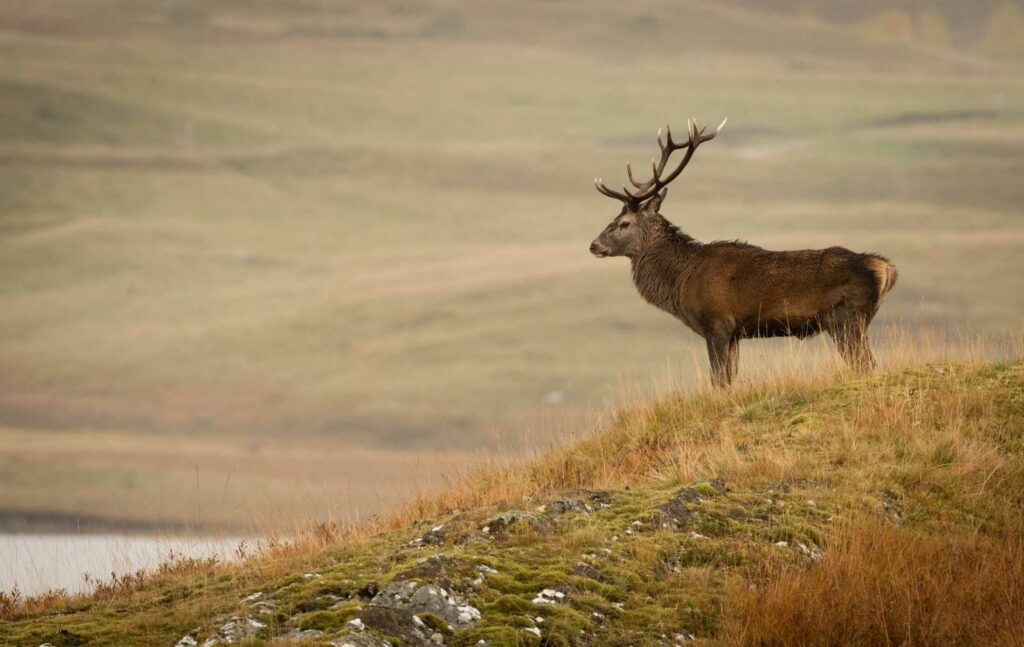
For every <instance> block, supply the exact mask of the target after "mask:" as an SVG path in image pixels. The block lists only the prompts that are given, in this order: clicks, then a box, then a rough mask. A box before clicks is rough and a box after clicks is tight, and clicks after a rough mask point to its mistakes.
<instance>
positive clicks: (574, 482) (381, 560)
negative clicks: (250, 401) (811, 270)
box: [0, 362, 1024, 647]
mask: <svg viewBox="0 0 1024 647" xmlns="http://www.w3.org/2000/svg"><path fill="white" fill-rule="evenodd" d="M1022 421H1024V365H1022V364H1020V363H1019V362H1017V363H1004V364H969V365H968V364H961V365H957V364H935V365H926V366H918V367H911V368H906V369H903V370H898V371H894V372H891V373H887V374H881V375H878V376H874V377H868V378H846V379H841V380H839V381H831V380H829V379H818V380H815V381H812V382H807V381H802V382H800V381H791V380H789V381H787V380H781V381H775V382H771V383H767V384H765V385H762V386H756V387H747V388H742V389H738V390H736V391H733V392H728V393H710V394H698V395H692V396H684V395H676V396H672V397H668V398H666V399H663V400H660V401H656V402H651V403H647V404H639V405H637V406H635V407H633V408H630V409H627V410H623V411H622V412H620V413H619V414H618V415H617V416H616V417H615V419H614V420H613V421H611V422H610V423H609V424H608V426H607V429H605V430H604V431H602V432H600V433H598V434H596V435H594V436H592V437H590V438H586V439H583V440H580V441H578V442H576V443H573V444H571V445H569V446H566V447H564V448H562V449H557V450H554V451H553V452H551V453H549V454H546V455H542V456H539V457H537V458H536V459H533V460H531V461H527V462H522V463H518V464H515V465H509V466H495V467H492V468H489V469H486V470H483V471H482V472H479V473H476V474H474V475H472V476H470V477H467V478H466V479H464V481H463V482H462V483H459V484H457V485H455V486H454V487H452V488H451V489H449V490H448V491H446V492H444V493H442V494H440V495H438V496H434V497H427V498H421V499H419V500H416V501H414V502H413V503H411V504H408V505H406V506H404V507H402V508H400V509H399V510H397V511H395V512H393V513H392V514H390V515H388V516H386V517H383V518H379V519H377V520H376V521H374V522H372V523H368V524H364V525H361V526H358V527H350V528H339V527H332V526H326V525H325V526H319V527H317V528H314V529H311V531H310V532H309V534H308V535H307V536H306V537H305V539H303V540H302V541H301V542H300V543H299V544H295V545H291V546H284V545H274V544H271V545H269V546H266V547H265V552H264V553H263V554H261V555H257V556H255V557H250V558H248V559H247V561H245V562H244V563H242V564H240V565H215V564H206V563H195V562H189V561H186V560H182V561H178V562H172V563H169V564H168V565H167V566H166V568H164V569H162V571H161V572H160V573H158V574H156V575H154V576H152V577H149V578H144V577H139V578H133V577H125V578H122V579H121V580H119V581H118V582H116V583H115V584H113V585H111V586H108V587H106V588H104V589H102V590H100V591H99V592H98V593H97V594H96V595H94V596H92V597H85V598H70V599H69V598H65V597H61V596H58V595H54V596H49V597H44V598H41V599H36V600H29V601H21V602H16V601H13V600H11V599H10V598H5V599H2V602H4V603H5V606H0V612H2V613H3V622H2V623H0V644H4V645H7V644H10V645H25V644H39V643H42V642H44V641H49V642H50V643H52V644H54V645H93V644H95V645H100V644H140V645H141V644H153V645H172V644H174V643H175V642H176V641H178V640H179V639H182V638H183V637H185V636H189V637H190V639H195V640H197V641H198V642H199V643H202V642H204V641H206V640H209V639H210V638H212V637H216V636H218V635H219V636H220V637H221V639H222V640H223V642H221V643H216V644H225V643H226V642H228V640H227V639H228V638H232V639H238V640H241V641H242V642H243V643H245V644H260V645H262V644H280V645H283V644H297V643H302V644H309V645H326V644H332V645H355V646H357V647H371V646H379V645H384V644H386V643H385V641H388V642H390V643H391V644H394V645H397V644H404V645H427V644H437V643H438V642H442V643H443V644H447V645H465V646H472V645H481V644H483V645H492V646H495V647H497V646H499V645H594V646H598V645H601V646H612V645H682V644H688V643H690V642H692V641H696V644H721V645H732V644H761V645H807V644H822V645H825V644H828V645H840V644H841V645H879V644H893V645H904V644H914V645H948V644H957V645H1019V644H1020V639H1021V635H1022V631H1024V516H1022V505H1024V423H1022ZM243 552H244V551H243ZM481 641H483V642H481ZM180 644H194V643H190V642H188V641H186V642H184V643H180Z"/></svg>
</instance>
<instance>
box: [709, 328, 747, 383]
mask: <svg viewBox="0 0 1024 647" xmlns="http://www.w3.org/2000/svg"><path fill="white" fill-rule="evenodd" d="M706 341H707V345H708V359H709V360H710V361H711V384H712V386H714V387H715V388H724V387H727V386H729V384H731V383H732V378H733V375H734V373H735V369H734V366H733V363H734V362H738V361H739V352H738V347H737V350H736V351H735V352H734V351H733V342H731V341H730V339H729V337H727V336H723V335H709V336H708V337H707V338H706ZM734 357H735V359H734Z"/></svg>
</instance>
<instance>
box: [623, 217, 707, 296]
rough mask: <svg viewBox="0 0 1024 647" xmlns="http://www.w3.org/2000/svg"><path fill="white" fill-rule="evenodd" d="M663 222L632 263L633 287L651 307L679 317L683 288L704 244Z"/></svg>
mask: <svg viewBox="0 0 1024 647" xmlns="http://www.w3.org/2000/svg"><path fill="white" fill-rule="evenodd" d="M659 219H660V220H659V222H658V226H657V227H656V228H655V229H654V231H653V232H652V235H651V237H650V239H649V240H648V241H647V244H646V245H644V247H643V249H642V250H641V251H640V253H638V254H636V255H634V256H633V257H632V258H631V259H630V260H631V261H632V265H633V284H634V285H636V289H637V291H639V292H640V295H641V296H642V297H643V298H644V299H645V300H646V301H647V302H648V303H650V304H651V305H653V306H655V307H657V308H661V309H662V310H665V311H666V312H669V313H670V314H673V315H676V316H678V315H679V314H680V310H681V306H682V304H681V303H680V301H679V300H680V295H681V293H682V290H681V288H682V286H683V283H685V282H686V281H687V280H688V278H689V274H690V267H691V260H692V259H693V256H694V254H695V253H696V252H697V250H698V249H699V248H700V247H701V244H700V243H699V242H697V241H696V240H695V239H693V238H691V237H690V236H688V235H686V234H684V233H683V232H682V231H681V230H680V229H679V228H678V227H676V226H675V225H673V224H672V223H670V222H669V221H667V220H665V219H664V218H661V217H660V216H659Z"/></svg>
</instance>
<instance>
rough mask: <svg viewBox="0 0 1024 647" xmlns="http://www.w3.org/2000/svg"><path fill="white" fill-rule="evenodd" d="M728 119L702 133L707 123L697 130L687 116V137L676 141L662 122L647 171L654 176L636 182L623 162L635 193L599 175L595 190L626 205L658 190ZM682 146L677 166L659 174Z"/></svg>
mask: <svg viewBox="0 0 1024 647" xmlns="http://www.w3.org/2000/svg"><path fill="white" fill-rule="evenodd" d="M726 121H729V119H728V118H725V119H723V120H722V123H721V124H719V126H718V128H716V129H715V131H714V132H712V133H708V134H706V135H705V134H704V131H705V130H706V129H707V126H704V127H703V128H701V129H700V130H698V129H697V122H696V120H694V119H687V121H686V130H687V135H688V138H687V141H686V143H684V144H677V143H676V142H674V141H672V129H670V128H669V127H668V126H665V134H666V140H667V141H666V142H663V141H661V130H660V129H659V130H658V148H660V149H661V160H660V161H659V162H655V161H654V158H653V157H652V158H651V171H652V172H653V173H654V177H652V178H651V179H650V180H647V181H646V182H637V181H636V179H634V178H633V169H632V168H630V166H629V164H626V175H628V176H629V181H630V182H631V183H632V184H633V186H634V187H635V188H636V189H637V192H636V193H632V192H630V190H629V189H627V188H626V186H625V185H623V186H622V193H619V192H618V191H615V190H612V189H609V188H608V187H606V186H605V185H604V181H602V180H601V178H594V186H596V187H597V190H598V191H600V192H601V193H603V194H604V195H606V196H608V197H609V198H615V199H616V200H621V201H622V202H624V203H625V204H626V205H630V206H636V205H639V204H640V203H641V202H643V201H644V200H647V199H648V198H651V197H653V196H654V195H655V194H656V193H658V191H661V190H662V189H663V188H664V187H665V186H666V185H668V183H669V182H671V181H672V180H674V179H676V177H678V176H679V174H680V173H682V172H683V169H684V168H686V165H687V164H689V163H690V158H691V157H693V152H694V151H696V150H697V147H698V146H700V145H701V144H703V143H704V142H706V141H708V140H711V139H714V138H715V136H716V135H718V133H720V132H721V131H722V127H723V126H725V122H726ZM681 148H685V149H686V153H685V154H684V155H683V159H682V161H681V162H679V166H677V167H676V168H675V170H674V171H672V172H671V173H669V174H668V175H667V176H665V177H662V175H661V174H662V173H664V172H665V165H666V164H668V158H669V157H671V156H672V153H674V152H675V151H677V150H679V149H681Z"/></svg>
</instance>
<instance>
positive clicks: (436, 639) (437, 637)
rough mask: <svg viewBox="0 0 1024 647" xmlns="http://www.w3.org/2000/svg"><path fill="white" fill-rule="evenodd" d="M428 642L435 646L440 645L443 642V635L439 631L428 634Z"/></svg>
mask: <svg viewBox="0 0 1024 647" xmlns="http://www.w3.org/2000/svg"><path fill="white" fill-rule="evenodd" d="M430 642H432V643H434V644H435V645H440V644H442V643H443V642H444V634H442V633H441V632H439V631H435V632H434V633H432V634H430Z"/></svg>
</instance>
